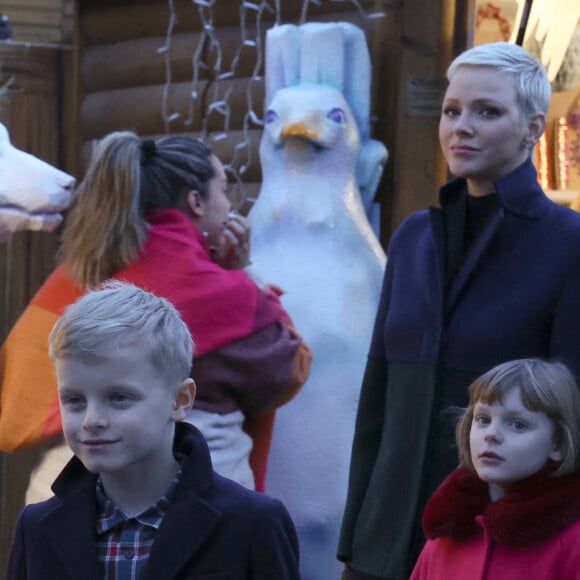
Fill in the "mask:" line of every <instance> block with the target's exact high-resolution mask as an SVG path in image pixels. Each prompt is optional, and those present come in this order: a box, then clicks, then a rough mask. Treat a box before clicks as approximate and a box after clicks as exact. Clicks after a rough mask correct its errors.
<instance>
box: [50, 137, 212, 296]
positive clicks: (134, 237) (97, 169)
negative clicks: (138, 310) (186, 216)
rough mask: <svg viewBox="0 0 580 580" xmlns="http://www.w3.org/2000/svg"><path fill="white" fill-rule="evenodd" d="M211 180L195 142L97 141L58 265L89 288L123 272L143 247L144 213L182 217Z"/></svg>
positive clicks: (206, 151)
mask: <svg viewBox="0 0 580 580" xmlns="http://www.w3.org/2000/svg"><path fill="white" fill-rule="evenodd" d="M214 175H215V170H214V166H213V164H212V152H211V149H210V148H209V147H208V146H207V145H205V144H204V143H202V142H201V141H199V140H197V139H193V138H190V137H182V136H175V137H164V138H162V139H158V140H157V141H151V140H146V141H142V140H141V139H140V138H139V137H138V136H137V135H136V134H135V133H133V132H131V131H121V132H116V133H111V134H109V135H107V136H106V137H104V138H103V139H102V140H101V141H99V143H98V144H97V146H96V148H95V151H94V153H93V156H92V159H91V162H90V163H89V166H88V168H87V171H86V174H85V177H84V179H83V180H82V182H81V183H80V185H79V186H78V188H77V190H76V191H75V194H74V196H73V201H72V204H71V208H70V210H69V213H68V216H67V218H66V223H65V228H64V231H63V236H62V247H61V250H60V258H61V260H63V261H64V262H65V263H66V265H67V267H68V271H69V275H70V276H71V278H72V279H73V280H74V281H75V282H77V283H78V284H79V285H81V286H83V287H90V286H94V285H96V284H99V283H100V282H103V281H104V280H106V279H108V278H110V277H111V276H113V275H114V274H115V273H116V272H118V271H119V270H122V269H123V268H126V267H127V266H129V265H130V264H131V263H132V262H133V261H135V260H136V259H137V256H138V255H139V252H140V251H141V249H142V248H143V245H144V244H145V240H146V239H147V232H148V224H147V221H146V218H145V213H146V212H147V210H152V209H168V208H177V209H183V206H184V202H183V200H184V198H185V194H186V193H187V192H188V191H191V190H197V191H199V193H200V194H201V195H202V196H203V197H207V191H208V189H207V186H208V182H209V180H210V179H211V178H212V177H214Z"/></svg>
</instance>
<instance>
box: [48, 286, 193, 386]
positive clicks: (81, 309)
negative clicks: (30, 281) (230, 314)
mask: <svg viewBox="0 0 580 580" xmlns="http://www.w3.org/2000/svg"><path fill="white" fill-rule="evenodd" d="M48 342H49V348H48V353H49V356H50V358H51V359H52V361H53V362H54V361H55V360H56V359H61V358H73V357H81V358H85V359H93V358H94V359H97V360H98V358H99V356H102V354H103V349H104V348H108V349H115V348H116V347H118V346H121V345H129V344H135V343H137V342H140V343H141V344H142V345H143V350H144V352H145V354H146V355H147V356H148V357H149V359H150V361H151V364H152V365H153V366H154V367H155V368H156V369H157V370H158V371H159V372H160V373H161V375H162V376H164V377H166V378H167V380H168V381H169V382H171V383H175V384H178V383H179V382H181V381H183V380H184V379H186V378H188V377H189V376H190V372H191V363H192V358H193V349H194V345H193V340H192V338H191V334H190V332H189V329H188V328H187V326H186V324H185V323H184V322H183V320H182V319H181V317H180V315H179V312H178V311H177V310H176V309H175V307H174V306H173V305H172V304H171V303H170V302H169V301H167V300H166V299H165V298H160V297H159V296H155V294H152V293H151V292H147V291H145V290H142V289H140V288H137V287H136V286H134V285H132V284H128V283H124V282H116V281H109V282H106V283H104V284H102V285H101V286H99V287H97V288H96V289H94V290H92V291H90V292H89V293H87V294H85V295H84V296H83V297H82V298H80V299H79V300H77V301H76V302H75V303H74V304H72V305H70V306H69V307H68V308H67V309H66V310H65V312H64V314H63V315H62V317H61V318H59V320H58V321H57V322H56V324H55V325H54V327H53V329H52V331H51V333H50V336H49V339H48Z"/></svg>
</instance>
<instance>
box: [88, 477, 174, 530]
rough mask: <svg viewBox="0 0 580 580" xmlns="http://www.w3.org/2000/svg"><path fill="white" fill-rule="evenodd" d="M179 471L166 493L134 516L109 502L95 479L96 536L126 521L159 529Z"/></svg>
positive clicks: (99, 483) (100, 484) (101, 486)
mask: <svg viewBox="0 0 580 580" xmlns="http://www.w3.org/2000/svg"><path fill="white" fill-rule="evenodd" d="M181 476H182V473H181V469H180V470H179V471H178V472H177V475H176V476H175V479H174V480H173V481H172V482H171V484H170V486H169V487H168V488H167V491H166V492H165V493H164V494H163V496H161V497H160V498H159V499H158V500H157V502H155V503H154V504H152V505H150V506H149V507H148V508H146V509H145V510H144V511H143V512H141V513H140V514H138V515H136V516H129V515H127V514H126V513H125V512H124V511H123V510H122V509H121V508H119V507H118V506H117V505H115V504H114V503H113V501H111V500H110V499H109V498H108V497H107V495H106V494H105V490H104V488H103V482H102V480H101V477H100V476H99V477H98V478H97V485H96V495H97V520H96V527H97V534H104V533H106V532H109V531H110V530H112V529H113V528H116V527H118V526H120V525H122V524H123V523H124V522H125V521H127V520H136V521H138V522H139V523H140V524H142V525H144V526H149V527H151V528H154V529H155V530H157V529H159V526H160V525H161V520H162V519H163V516H164V515H165V512H166V511H167V507H168V506H169V504H170V503H171V501H172V499H173V498H174V496H175V491H176V489H177V485H178V484H179V482H180V480H181Z"/></svg>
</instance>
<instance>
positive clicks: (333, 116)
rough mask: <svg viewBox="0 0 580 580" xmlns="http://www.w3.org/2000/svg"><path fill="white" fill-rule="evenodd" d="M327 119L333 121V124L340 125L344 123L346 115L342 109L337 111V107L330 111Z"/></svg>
mask: <svg viewBox="0 0 580 580" xmlns="http://www.w3.org/2000/svg"><path fill="white" fill-rule="evenodd" d="M327 117H328V118H329V119H330V120H331V121H334V122H335V123H339V124H341V125H342V124H343V123H345V122H346V113H345V112H344V111H343V110H342V109H339V108H338V107H337V108H335V109H332V110H331V111H330V113H328V115H327Z"/></svg>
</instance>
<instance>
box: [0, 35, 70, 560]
mask: <svg viewBox="0 0 580 580" xmlns="http://www.w3.org/2000/svg"><path fill="white" fill-rule="evenodd" d="M69 56H70V51H67V50H65V49H61V48H59V47H57V46H54V47H47V46H43V47H39V46H34V45H30V44H23V43H0V64H1V67H0V83H3V82H4V81H5V80H6V79H12V81H11V84H10V88H9V90H8V92H7V93H5V94H4V95H3V97H2V99H1V101H0V122H2V123H3V124H4V125H5V126H6V127H7V128H8V131H9V133H10V136H11V140H12V143H13V144H14V145H15V146H16V147H18V148H20V149H23V150H25V151H28V152H30V153H32V154H34V155H36V156H38V157H40V158H41V159H44V160H45V161H47V162H48V163H51V164H52V165H55V166H57V167H61V168H64V165H63V151H64V148H63V142H64V140H63V137H62V134H63V98H62V95H63V87H65V86H67V84H66V83H64V82H63V67H64V68H66V65H65V62H66V60H67V58H68V57H69ZM56 246H57V234H46V233H27V232H21V233H18V234H16V235H14V236H13V238H12V240H11V241H10V242H9V243H7V244H3V245H0V335H1V339H4V337H5V336H6V334H7V332H8V331H9V329H10V328H11V327H12V325H13V323H14V322H15V321H16V319H17V318H18V316H19V314H20V312H21V311H22V310H23V309H24V307H25V306H26V305H27V304H28V302H29V301H30V299H31V297H32V296H33V294H34V293H35V292H36V290H37V289H38V287H39V286H40V285H41V284H42V282H43V281H44V280H45V278H46V277H47V276H48V274H49V273H50V272H51V271H52V270H53V269H54V265H55V250H56ZM38 454H39V451H38V450H35V451H30V452H24V453H19V454H16V455H7V454H0V570H4V566H5V555H6V550H7V548H8V545H9V542H10V539H11V537H12V530H13V525H14V520H15V517H16V515H17V513H18V511H19V510H20V509H21V507H22V505H23V501H24V492H25V489H26V486H27V483H28V475H29V471H30V468H31V466H32V465H33V464H34V463H35V462H36V460H37V456H38Z"/></svg>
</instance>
